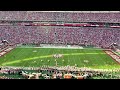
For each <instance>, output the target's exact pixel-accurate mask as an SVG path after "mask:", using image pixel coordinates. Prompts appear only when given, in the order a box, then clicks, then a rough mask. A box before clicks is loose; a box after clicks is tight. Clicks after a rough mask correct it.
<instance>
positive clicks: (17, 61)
mask: <svg viewBox="0 0 120 90" xmlns="http://www.w3.org/2000/svg"><path fill="white" fill-rule="evenodd" d="M86 54H99V53H86ZM102 54H105V53H102ZM63 55H64V56H69V55H84V53H70V54H63ZM49 57H52V55H46V56H40V57H32V58H26V59H22V60H16V61H11V62H5V63H3V64H2V65H6V64H13V63H19V62H21V61H29V60H33V59H38V58H49Z"/></svg>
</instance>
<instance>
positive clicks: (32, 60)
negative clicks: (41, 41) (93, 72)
mask: <svg viewBox="0 0 120 90" xmlns="http://www.w3.org/2000/svg"><path fill="white" fill-rule="evenodd" d="M34 51H36V52H34ZM53 54H63V57H62V58H58V59H56V60H57V64H58V66H66V65H70V66H74V65H75V64H77V65H78V67H90V68H101V69H115V68H120V65H119V64H118V63H117V62H115V61H114V60H113V59H112V58H111V57H110V56H108V55H107V54H105V53H104V52H103V51H102V50H95V49H60V48H57V49H56V48H16V49H13V50H12V51H11V52H10V53H8V54H6V55H5V56H3V57H0V66H25V67H29V66H30V67H31V66H34V67H39V66H43V65H49V66H55V65H56V62H55V58H53V56H52V55H53ZM41 60H42V61H41ZM48 60H49V62H48ZM63 60H64V61H63ZM85 60H86V61H88V62H85Z"/></svg>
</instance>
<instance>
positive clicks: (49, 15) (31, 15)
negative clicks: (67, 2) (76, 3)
mask: <svg viewBox="0 0 120 90" xmlns="http://www.w3.org/2000/svg"><path fill="white" fill-rule="evenodd" d="M0 20H26V21H31V20H39V21H71V22H73V21H79V22H116V23H118V22H120V13H115V12H113V13H109V12H108V13H104V12H103V13H99V12H98V13H94V12H91V13H82V12H78V13H76V12H28V11H0Z"/></svg>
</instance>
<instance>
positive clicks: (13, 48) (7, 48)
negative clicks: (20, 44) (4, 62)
mask: <svg viewBox="0 0 120 90" xmlns="http://www.w3.org/2000/svg"><path fill="white" fill-rule="evenodd" d="M9 48H10V47H8V48H6V49H9ZM6 49H4V50H2V51H1V52H6V53H5V54H3V55H1V56H0V57H3V56H5V55H6V54H7V53H9V52H11V51H12V50H13V49H15V48H12V49H11V50H9V51H5V50H6ZM1 52H0V53H1Z"/></svg>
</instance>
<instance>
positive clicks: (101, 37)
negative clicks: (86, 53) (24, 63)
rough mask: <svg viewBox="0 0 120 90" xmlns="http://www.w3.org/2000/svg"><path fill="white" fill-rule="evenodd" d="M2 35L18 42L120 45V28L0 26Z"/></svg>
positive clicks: (10, 40)
mask: <svg viewBox="0 0 120 90" xmlns="http://www.w3.org/2000/svg"><path fill="white" fill-rule="evenodd" d="M0 36H1V37H0V38H1V39H0V40H2V39H5V40H8V41H9V42H12V43H16V44H21V43H51V44H54V43H61V44H86V45H94V46H96V47H104V48H105V47H109V46H110V45H111V44H113V43H117V44H118V45H120V30H119V28H98V27H95V28H93V27H61V26H56V27H55V26H53V27H49V26H48V27H45V26H7V27H6V26H0ZM0 42H1V41H0Z"/></svg>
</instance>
